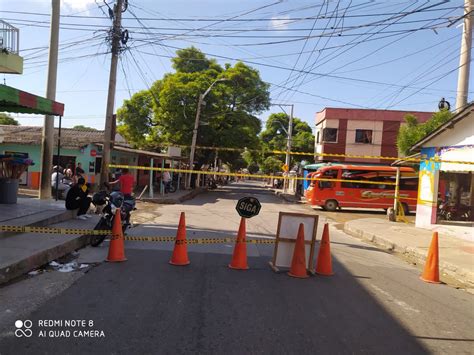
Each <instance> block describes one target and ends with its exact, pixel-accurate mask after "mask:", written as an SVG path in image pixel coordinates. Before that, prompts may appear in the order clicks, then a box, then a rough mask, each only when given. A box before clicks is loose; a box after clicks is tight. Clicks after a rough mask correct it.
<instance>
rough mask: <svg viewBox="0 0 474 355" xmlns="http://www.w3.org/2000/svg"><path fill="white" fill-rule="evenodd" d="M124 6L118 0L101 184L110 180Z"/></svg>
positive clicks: (115, 9)
mask: <svg viewBox="0 0 474 355" xmlns="http://www.w3.org/2000/svg"><path fill="white" fill-rule="evenodd" d="M122 7H123V0H117V3H116V4H115V5H114V23H113V28H112V59H111V63H110V74H109V92H108V96H107V109H106V113H105V132H104V136H105V137H104V148H103V150H102V165H101V168H100V184H101V185H102V184H103V183H104V182H107V181H109V164H110V152H111V150H112V144H113V142H112V126H113V120H114V117H113V115H114V104H115V88H116V86H117V65H118V57H119V52H120V40H121V36H122V32H121V22H122Z"/></svg>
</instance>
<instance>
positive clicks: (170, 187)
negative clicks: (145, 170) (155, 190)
mask: <svg viewBox="0 0 474 355" xmlns="http://www.w3.org/2000/svg"><path fill="white" fill-rule="evenodd" d="M173 192H176V182H175V181H174V180H173V181H168V182H167V183H166V184H165V194H167V193H173Z"/></svg>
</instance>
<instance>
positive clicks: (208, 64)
mask: <svg viewBox="0 0 474 355" xmlns="http://www.w3.org/2000/svg"><path fill="white" fill-rule="evenodd" d="M171 62H172V63H173V69H174V70H176V71H177V72H181V73H195V72H202V71H205V70H208V69H215V70H217V71H219V72H220V71H222V68H221V67H220V66H219V64H217V62H216V60H215V59H208V58H206V55H205V54H204V53H202V52H201V51H200V50H199V49H197V48H196V47H194V46H192V47H189V48H183V49H180V50H177V51H176V57H174V58H173V59H171Z"/></svg>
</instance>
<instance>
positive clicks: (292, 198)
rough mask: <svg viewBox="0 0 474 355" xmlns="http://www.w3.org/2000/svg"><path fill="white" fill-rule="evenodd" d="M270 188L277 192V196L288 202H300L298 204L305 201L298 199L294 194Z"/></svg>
mask: <svg viewBox="0 0 474 355" xmlns="http://www.w3.org/2000/svg"><path fill="white" fill-rule="evenodd" d="M270 190H271V191H273V192H274V193H275V195H277V196H278V197H280V198H281V199H283V200H285V201H286V202H290V203H298V204H302V203H304V202H303V201H301V199H298V198H297V197H295V196H294V195H291V194H285V193H283V192H280V191H278V190H273V189H270Z"/></svg>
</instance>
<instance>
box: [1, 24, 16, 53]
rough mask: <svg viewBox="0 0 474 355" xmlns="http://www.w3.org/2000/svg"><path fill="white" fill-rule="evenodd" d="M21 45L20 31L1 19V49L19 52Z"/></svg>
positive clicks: (8, 51)
mask: <svg viewBox="0 0 474 355" xmlns="http://www.w3.org/2000/svg"><path fill="white" fill-rule="evenodd" d="M19 47H20V31H19V29H18V28H16V27H13V26H12V25H10V24H9V23H6V22H5V21H3V20H0V50H1V51H2V52H7V53H14V54H18V52H19Z"/></svg>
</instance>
